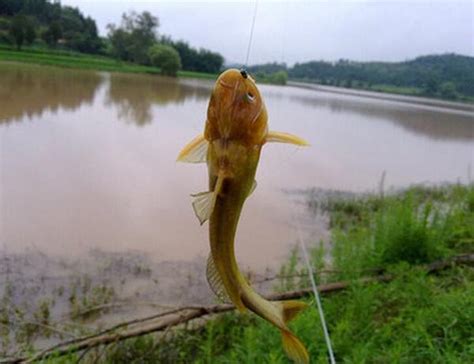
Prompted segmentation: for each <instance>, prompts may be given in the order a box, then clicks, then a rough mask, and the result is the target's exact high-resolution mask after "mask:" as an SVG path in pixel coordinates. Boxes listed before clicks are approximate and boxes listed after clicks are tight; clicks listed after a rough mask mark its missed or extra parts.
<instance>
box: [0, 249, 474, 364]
mask: <svg viewBox="0 0 474 364" xmlns="http://www.w3.org/2000/svg"><path fill="white" fill-rule="evenodd" d="M473 263H474V253H472V254H465V255H460V256H457V257H453V258H451V259H448V260H445V261H439V262H434V263H432V264H430V265H428V266H427V269H426V272H427V273H436V272H439V271H442V270H444V269H447V268H449V267H451V266H453V265H462V264H464V265H472V264H473ZM393 279H394V276H393V275H390V274H384V275H380V276H377V277H369V278H362V279H360V280H358V281H357V282H358V283H359V284H369V283H375V282H389V281H391V280H393ZM351 284H353V282H350V281H344V282H334V283H328V284H324V285H321V286H319V292H320V293H321V294H329V293H333V292H339V291H342V290H345V289H347V288H348V287H349V286H351ZM310 295H312V290H311V289H303V290H297V291H290V292H283V293H276V294H272V295H269V296H267V299H269V300H271V301H282V300H289V299H298V298H304V297H307V296H310ZM233 309H234V306H233V305H230V304H222V305H213V306H208V307H204V306H188V307H181V308H178V309H175V310H172V311H167V312H162V313H160V314H156V315H153V316H149V317H145V318H142V319H136V320H132V321H128V322H124V323H121V324H118V325H116V326H114V327H111V328H110V329H107V330H105V331H103V332H100V333H97V334H95V335H90V336H86V337H83V338H78V339H74V340H69V341H66V342H62V343H59V344H57V345H54V346H52V347H50V348H47V349H45V350H43V351H41V352H38V353H37V354H36V355H33V356H32V357H30V358H28V357H23V358H9V359H4V360H0V363H1V364H7V363H8V364H14V363H32V362H35V361H37V360H40V359H46V358H49V357H51V356H55V357H59V356H63V355H67V354H70V353H74V352H77V351H81V350H85V349H90V348H94V347H97V346H100V345H107V344H110V343H114V342H119V341H122V340H125V339H129V338H132V337H138V336H142V335H146V334H150V333H152V332H157V331H163V330H166V329H168V328H171V327H173V326H177V325H180V324H182V323H185V322H188V321H190V320H194V319H197V318H200V317H203V316H207V315H211V314H217V313H223V312H228V311H232V310H233ZM176 314H179V315H178V316H176ZM170 315H175V316H173V317H169V318H166V319H165V320H163V321H161V322H155V323H153V322H151V323H148V324H147V323H146V322H147V321H153V320H155V319H157V318H160V317H165V316H170ZM137 323H141V324H143V323H145V324H144V325H139V326H138V327H136V328H131V329H128V330H126V331H124V332H121V333H110V332H111V331H115V330H117V329H119V328H122V327H125V326H130V325H134V324H137Z"/></svg>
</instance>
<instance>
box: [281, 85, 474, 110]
mask: <svg viewBox="0 0 474 364" xmlns="http://www.w3.org/2000/svg"><path fill="white" fill-rule="evenodd" d="M287 85H288V86H292V87H299V88H306V89H310V90H315V91H321V92H330V93H335V94H341V95H348V96H357V97H366V98H371V99H379V100H387V101H396V102H403V103H410V104H417V105H424V106H430V107H439V108H444V109H452V110H456V111H463V112H469V113H474V104H473V103H469V102H456V101H446V100H440V99H435V98H427V97H422V96H415V95H400V94H394V93H387V92H378V91H365V90H358V89H349V88H344V87H335V86H323V85H318V84H315V83H307V82H295V81H288V83H287Z"/></svg>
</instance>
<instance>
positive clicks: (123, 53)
mask: <svg viewBox="0 0 474 364" xmlns="http://www.w3.org/2000/svg"><path fill="white" fill-rule="evenodd" d="M158 26H159V21H158V18H157V17H155V16H153V15H152V14H150V13H149V12H148V11H144V12H142V13H141V14H137V13H136V12H134V11H132V12H130V13H128V14H126V13H124V14H123V15H122V22H121V24H120V26H116V25H114V24H109V25H108V26H107V27H108V29H109V35H108V36H109V40H110V44H111V46H112V54H113V55H114V56H116V57H118V58H119V59H122V60H124V61H131V62H136V63H140V64H149V57H148V49H149V48H150V47H151V46H153V45H154V44H155V43H156V42H157V34H156V32H157V29H158Z"/></svg>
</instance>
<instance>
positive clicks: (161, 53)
mask: <svg viewBox="0 0 474 364" xmlns="http://www.w3.org/2000/svg"><path fill="white" fill-rule="evenodd" d="M148 56H149V57H150V62H151V64H152V65H153V66H156V67H159V68H160V69H161V74H163V75H166V76H176V73H177V72H178V70H179V69H180V68H181V59H180V58H179V54H178V52H177V51H176V49H174V48H173V47H171V46H167V45H162V44H157V45H154V46H152V47H150V49H149V51H148Z"/></svg>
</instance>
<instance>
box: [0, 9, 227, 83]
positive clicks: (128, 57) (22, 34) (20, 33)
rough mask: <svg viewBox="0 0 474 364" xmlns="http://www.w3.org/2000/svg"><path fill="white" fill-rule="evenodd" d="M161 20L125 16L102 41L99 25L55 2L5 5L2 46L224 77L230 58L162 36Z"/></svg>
mask: <svg viewBox="0 0 474 364" xmlns="http://www.w3.org/2000/svg"><path fill="white" fill-rule="evenodd" d="M158 27H159V20H158V18H157V17H156V16H153V15H152V14H151V13H149V12H147V11H144V12H142V13H140V14H137V13H135V12H129V13H128V14H123V15H122V19H121V22H120V24H118V25H115V24H109V26H108V30H109V32H108V35H107V37H105V38H103V37H100V36H99V34H98V31H97V25H96V22H95V20H94V19H92V18H91V17H86V16H84V15H83V14H82V12H81V11H80V10H79V9H78V8H75V7H71V6H63V5H61V4H60V2H59V1H50V0H0V43H3V44H10V45H12V46H15V47H16V48H17V49H18V50H21V48H22V47H23V46H25V45H28V46H37V47H45V48H46V47H48V48H56V49H58V48H59V49H66V50H72V51H77V52H83V53H89V54H98V55H104V56H112V57H114V58H118V59H120V60H123V61H128V62H134V63H138V64H143V65H155V66H157V67H160V68H162V70H163V71H164V73H166V74H170V75H173V74H176V71H177V70H178V69H181V68H182V69H184V70H188V71H198V72H208V73H216V72H219V71H220V70H221V68H222V65H223V63H224V58H223V57H222V56H221V55H220V54H219V53H216V52H211V51H209V50H207V49H199V50H197V49H195V48H193V47H191V46H190V45H189V44H188V43H187V42H185V41H173V40H172V39H171V38H170V37H169V36H159V35H158Z"/></svg>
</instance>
